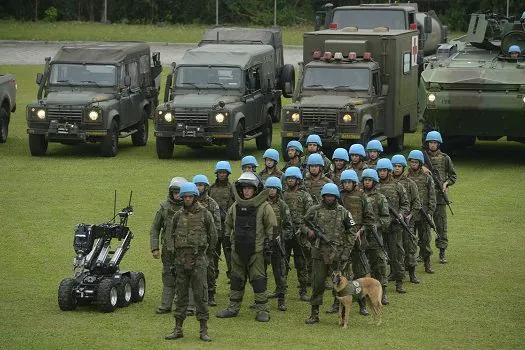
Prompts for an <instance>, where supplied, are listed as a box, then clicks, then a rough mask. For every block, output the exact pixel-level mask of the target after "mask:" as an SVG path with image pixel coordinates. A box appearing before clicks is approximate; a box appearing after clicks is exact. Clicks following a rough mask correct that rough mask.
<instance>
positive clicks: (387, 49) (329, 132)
mask: <svg viewBox="0 0 525 350" xmlns="http://www.w3.org/2000/svg"><path fill="white" fill-rule="evenodd" d="M417 42H418V32H417V31H416V30H390V29H388V28H386V27H378V28H375V29H358V28H356V27H347V28H342V29H337V30H322V31H317V32H310V33H305V34H304V45H303V49H304V52H303V59H304V62H302V63H301V64H300V78H299V80H298V83H297V84H298V85H297V87H296V89H295V92H294V95H293V100H292V103H291V104H289V105H287V106H285V107H284V109H283V121H282V133H281V137H282V145H283V147H286V145H287V143H288V142H289V141H290V140H292V139H299V140H301V139H305V138H306V137H307V136H308V135H309V134H318V135H319V136H320V137H321V139H322V141H323V146H324V145H327V147H329V148H332V147H339V146H346V145H348V144H350V143H353V142H361V143H363V144H366V143H367V142H368V141H369V140H370V139H372V138H375V139H379V140H384V139H387V140H388V145H389V146H390V147H391V148H392V149H393V150H395V151H399V150H401V149H402V148H403V141H404V133H405V132H414V131H415V129H416V127H417V122H418V116H417V84H418V64H417V52H418V49H417ZM283 151H284V149H283ZM283 153H285V152H283Z"/></svg>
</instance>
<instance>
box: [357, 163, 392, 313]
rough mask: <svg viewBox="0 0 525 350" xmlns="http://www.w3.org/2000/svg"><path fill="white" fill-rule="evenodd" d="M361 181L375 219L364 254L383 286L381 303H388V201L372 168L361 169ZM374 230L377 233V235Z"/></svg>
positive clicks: (374, 274)
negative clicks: (386, 246) (378, 187)
mask: <svg viewBox="0 0 525 350" xmlns="http://www.w3.org/2000/svg"><path fill="white" fill-rule="evenodd" d="M361 183H362V186H363V192H364V194H365V195H366V196H367V198H368V199H369V201H370V203H371V204H372V209H373V211H374V216H375V219H376V220H375V223H374V226H373V227H371V228H370V230H367V232H366V241H367V242H368V246H367V247H366V256H367V258H368V261H369V263H370V270H371V272H372V277H374V278H375V279H376V280H378V281H379V282H381V285H382V286H383V298H382V299H381V303H382V304H383V305H388V299H387V296H386V287H387V285H388V281H387V278H386V266H387V255H386V251H385V248H384V244H383V242H384V239H383V237H384V236H383V233H384V232H386V231H387V230H388V227H389V226H390V221H391V220H390V213H389V212H388V202H387V199H386V197H385V196H384V195H382V194H381V193H379V191H378V190H377V189H376V186H377V184H378V183H379V176H378V175H377V171H375V170H374V169H365V170H363V174H362V175H361ZM374 232H375V233H377V236H376V235H375V234H374Z"/></svg>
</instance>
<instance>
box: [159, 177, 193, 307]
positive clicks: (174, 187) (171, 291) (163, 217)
mask: <svg viewBox="0 0 525 350" xmlns="http://www.w3.org/2000/svg"><path fill="white" fill-rule="evenodd" d="M184 182H187V180H186V179H185V178H183V177H174V178H173V179H171V181H170V184H169V185H168V198H167V199H166V200H165V201H164V202H162V203H161V204H160V208H159V210H157V213H156V214H155V218H154V219H153V222H152V223H151V228H150V248H151V254H152V255H153V258H154V259H161V260H162V298H161V303H160V306H159V307H158V308H157V311H156V313H157V314H167V313H169V312H171V307H172V304H173V299H174V298H175V277H174V276H173V274H172V272H171V271H170V267H171V266H172V265H173V254H171V253H170V252H169V251H168V250H167V244H168V241H169V240H170V239H171V236H170V235H169V234H168V233H167V231H166V227H167V225H168V223H169V222H170V221H171V219H172V217H173V215H174V214H175V212H177V211H178V210H179V209H180V208H182V199H181V198H180V197H179V190H180V186H181V185H182V184H183V183H184ZM160 246H162V252H161V251H160V248H161V247H160Z"/></svg>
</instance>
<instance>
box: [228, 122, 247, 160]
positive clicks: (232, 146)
mask: <svg viewBox="0 0 525 350" xmlns="http://www.w3.org/2000/svg"><path fill="white" fill-rule="evenodd" d="M243 153H244V125H243V124H242V121H239V123H238V124H237V128H236V129H235V132H234V133H233V137H232V138H231V139H230V140H228V142H227V143H226V154H227V155H228V159H230V160H239V159H241V158H242V155H243Z"/></svg>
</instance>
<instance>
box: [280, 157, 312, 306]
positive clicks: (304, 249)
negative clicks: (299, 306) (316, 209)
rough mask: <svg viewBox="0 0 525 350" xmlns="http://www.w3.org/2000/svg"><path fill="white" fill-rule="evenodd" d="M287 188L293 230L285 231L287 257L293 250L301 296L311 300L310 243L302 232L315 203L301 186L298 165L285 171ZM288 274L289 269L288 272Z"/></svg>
mask: <svg viewBox="0 0 525 350" xmlns="http://www.w3.org/2000/svg"><path fill="white" fill-rule="evenodd" d="M284 178H285V181H286V187H287V190H286V191H284V193H283V200H284V201H285V202H286V204H287V205H288V207H289V208H290V214H291V216H292V224H293V230H292V232H291V234H290V235H289V234H287V233H286V232H285V235H284V242H285V247H286V258H287V259H288V261H290V257H291V255H292V251H293V260H294V267H295V270H296V271H297V280H298V281H299V298H300V299H301V300H302V301H310V298H309V297H308V296H307V295H306V287H307V284H308V280H309V279H308V270H307V267H306V257H307V256H308V257H309V256H310V243H309V242H308V241H307V240H306V237H305V235H301V234H300V232H301V231H300V228H301V227H302V226H303V223H304V222H303V217H304V215H305V214H306V211H307V210H308V209H309V208H310V207H311V206H312V205H313V201H312V197H311V196H310V194H308V192H306V191H305V190H303V189H302V188H300V185H299V182H300V181H302V179H303V175H302V173H301V170H300V169H299V168H298V167H289V168H288V169H286V172H285V173H284ZM286 273H287V274H288V271H287V272H286Z"/></svg>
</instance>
